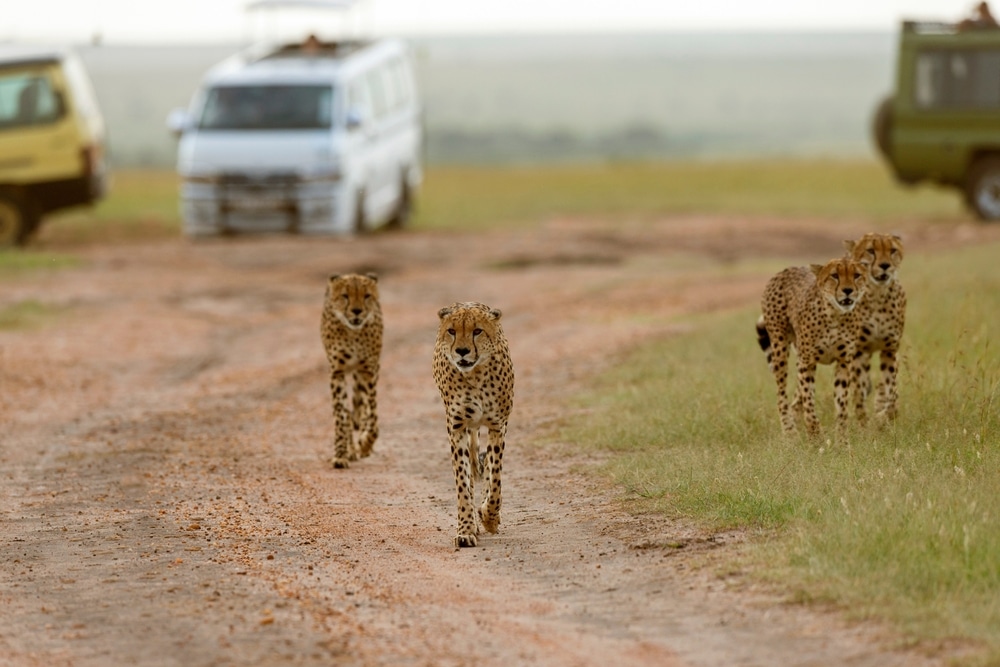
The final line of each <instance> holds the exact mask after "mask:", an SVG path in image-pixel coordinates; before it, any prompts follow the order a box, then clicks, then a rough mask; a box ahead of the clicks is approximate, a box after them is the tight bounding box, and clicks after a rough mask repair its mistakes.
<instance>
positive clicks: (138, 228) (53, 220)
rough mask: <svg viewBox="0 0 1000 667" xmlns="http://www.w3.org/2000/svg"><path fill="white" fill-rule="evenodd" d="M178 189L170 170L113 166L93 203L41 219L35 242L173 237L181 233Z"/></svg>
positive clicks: (71, 243)
mask: <svg viewBox="0 0 1000 667" xmlns="http://www.w3.org/2000/svg"><path fill="white" fill-rule="evenodd" d="M177 193H178V180H177V175H176V174H175V173H174V172H173V171H168V170H158V169H131V170H117V171H115V172H114V173H113V175H112V180H111V186H110V190H109V193H108V196H107V197H105V198H104V199H103V200H102V201H100V202H99V203H98V204H97V205H95V206H94V207H91V208H77V209H70V210H68V211H65V212H63V213H58V214H55V215H53V216H52V217H50V218H48V219H46V220H45V221H44V222H43V223H42V228H41V230H40V232H39V235H38V242H40V243H41V244H42V245H48V246H53V245H55V246H60V247H64V246H75V245H87V244H93V243H117V242H121V241H133V240H144V239H156V238H169V237H176V236H177V235H179V234H180V212H179V208H178V200H177Z"/></svg>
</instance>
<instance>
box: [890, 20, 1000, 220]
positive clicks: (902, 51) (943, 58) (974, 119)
mask: <svg viewBox="0 0 1000 667" xmlns="http://www.w3.org/2000/svg"><path fill="white" fill-rule="evenodd" d="M874 134H875V140H876V143H877V145H878V148H879V151H880V152H881V153H882V155H883V156H884V157H885V159H886V160H887V162H888V163H889V165H890V166H891V168H892V171H893V173H894V175H895V176H896V178H897V179H898V180H899V181H901V182H903V183H908V184H909V183H919V182H923V181H929V182H932V183H938V184H941V185H944V186H949V187H954V188H957V189H958V190H959V191H960V192H962V194H963V196H964V198H965V202H966V204H967V205H968V206H969V207H970V208H971V209H972V210H973V211H974V212H975V213H976V215H978V216H979V217H980V218H981V219H983V220H1000V29H997V28H995V27H993V28H978V29H961V28H960V26H959V24H954V23H929V22H918V21H904V22H903V24H902V29H901V32H900V40H899V54H898V59H897V63H896V82H895V91H894V94H893V95H891V96H890V97H889V98H887V99H885V100H884V101H883V102H882V103H881V104H880V105H879V107H878V110H877V111H876V114H875V121H874Z"/></svg>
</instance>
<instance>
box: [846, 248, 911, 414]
mask: <svg viewBox="0 0 1000 667" xmlns="http://www.w3.org/2000/svg"><path fill="white" fill-rule="evenodd" d="M844 248H845V249H846V250H847V254H848V256H849V257H852V258H853V259H854V260H855V261H856V262H858V263H860V264H861V265H862V266H864V273H865V275H866V276H867V279H868V289H867V291H866V293H865V296H864V298H863V299H861V301H860V302H859V303H858V306H857V308H856V309H855V312H856V314H857V318H858V341H857V351H856V352H855V355H856V356H857V362H856V363H857V364H858V366H859V368H858V370H857V374H858V382H857V383H856V384H855V385H854V392H855V412H856V414H857V417H858V419H859V420H860V421H862V422H863V421H865V402H866V400H867V398H868V394H869V393H871V388H872V382H871V376H870V369H871V358H872V355H874V354H875V353H876V352H878V353H879V366H880V369H881V371H882V382H881V384H879V387H878V395H877V397H876V399H875V413H876V417H877V418H879V419H880V420H884V421H892V420H893V419H895V418H896V414H897V409H896V399H897V395H896V371H897V368H898V366H897V359H896V355H897V353H898V352H899V343H900V339H901V338H902V337H903V326H904V325H905V324H906V292H905V291H904V290H903V286H902V285H900V283H899V279H898V276H897V272H898V271H899V265H900V263H901V262H902V261H903V241H902V239H900V238H899V237H898V236H894V235H889V234H874V233H871V234H865V235H864V236H862V237H861V238H860V239H858V240H857V241H850V240H848V241H844Z"/></svg>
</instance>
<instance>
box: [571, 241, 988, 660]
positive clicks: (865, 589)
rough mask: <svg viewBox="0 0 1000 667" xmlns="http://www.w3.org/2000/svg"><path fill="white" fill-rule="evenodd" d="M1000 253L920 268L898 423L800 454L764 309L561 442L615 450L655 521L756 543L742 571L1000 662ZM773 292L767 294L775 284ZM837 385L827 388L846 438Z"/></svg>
mask: <svg viewBox="0 0 1000 667" xmlns="http://www.w3.org/2000/svg"><path fill="white" fill-rule="evenodd" d="M998 251H1000V247H997V246H996V245H993V246H987V247H980V248H974V249H966V250H961V251H954V252H949V253H945V254H942V255H935V256H923V257H921V256H916V255H913V256H911V257H908V258H907V261H906V263H905V264H904V266H903V281H904V285H905V286H906V288H907V292H908V294H909V297H910V298H909V308H908V314H907V330H906V334H905V336H904V345H903V351H902V364H901V365H902V368H901V372H900V417H899V419H898V420H897V421H896V422H895V423H893V424H891V425H887V426H884V427H883V428H876V427H870V428H860V427H856V428H854V430H853V432H852V433H851V436H850V438H849V439H847V440H846V441H841V442H831V441H829V440H827V439H826V438H825V437H824V438H821V439H820V440H819V441H816V442H814V441H809V440H807V439H805V438H798V437H796V438H785V437H783V436H782V434H781V431H780V425H779V420H778V415H777V407H776V399H775V388H774V382H773V379H772V376H771V373H770V371H769V370H768V368H767V366H766V363H765V361H764V356H763V354H762V353H761V352H760V350H759V348H757V346H756V341H755V336H754V332H753V323H754V321H755V319H756V317H757V314H758V313H757V311H756V310H748V311H741V312H737V313H729V314H725V315H721V316H717V317H711V318H708V319H704V320H699V321H697V322H696V323H695V324H696V327H695V331H694V333H692V334H690V335H681V336H677V337H674V338H671V339H668V340H664V341H661V342H659V343H657V344H655V345H651V346H649V347H646V348H643V349H641V350H638V351H637V352H635V354H634V355H633V356H632V357H631V358H630V359H629V360H628V361H627V363H625V364H623V365H622V366H621V367H620V368H618V369H617V370H616V371H614V372H613V373H611V374H609V375H608V376H607V377H605V378H603V380H602V382H601V383H600V386H599V388H598V390H597V391H596V393H595V394H593V395H588V396H585V397H583V398H582V399H581V400H583V401H585V402H586V403H587V404H590V405H596V406H598V409H597V410H595V411H593V412H592V413H590V414H591V416H590V417H588V418H586V419H585V420H583V422H582V423H580V424H577V425H574V426H572V427H567V429H566V432H565V433H564V434H563V435H564V436H565V437H567V438H571V439H573V440H575V441H578V442H580V443H584V444H585V445H587V446H590V447H596V448H600V449H603V450H608V451H610V452H613V454H614V455H613V456H612V459H611V461H610V463H608V464H607V468H606V471H607V473H608V474H609V475H610V476H611V477H612V478H613V479H614V480H615V481H617V483H618V484H620V485H621V487H622V488H623V490H624V492H625V494H626V497H628V498H630V499H632V501H634V502H636V503H638V504H639V505H640V507H641V508H642V509H645V510H651V511H658V512H663V513H666V514H670V515H673V516H683V517H686V518H689V519H693V520H695V521H698V522H700V523H701V524H702V525H704V526H705V527H706V528H707V529H732V528H745V529H748V530H750V531H751V532H753V533H756V534H757V535H758V538H757V539H754V540H752V544H751V546H750V547H748V548H747V549H746V550H745V552H744V553H743V554H742V555H741V557H743V558H746V559H747V560H748V562H749V564H750V565H752V568H753V571H755V572H757V573H758V574H759V575H760V576H762V577H764V578H771V579H773V581H775V582H778V583H777V585H779V586H781V587H784V589H785V590H786V591H787V592H788V593H789V594H790V595H791V596H792V597H793V598H794V599H800V600H810V599H819V600H824V601H832V602H834V603H836V604H838V605H841V606H842V607H843V608H844V609H845V610H847V611H848V612H849V613H850V614H851V615H852V616H854V617H857V618H873V617H874V618H883V619H888V620H890V621H892V622H895V623H896V624H898V627H900V628H901V629H902V630H903V631H904V632H905V633H906V634H907V635H909V636H911V637H912V638H914V639H917V640H923V641H925V642H936V641H943V640H946V639H952V638H961V639H964V640H967V641H969V642H971V643H972V644H973V645H977V646H981V647H985V654H982V655H981V656H980V658H981V659H982V660H984V661H985V663H984V664H986V663H989V664H996V661H998V660H1000V493H997V488H998V486H997V484H998V471H1000V410H998V408H1000V354H998V351H997V345H998V344H1000V340H998V335H1000V284H998V283H1000V277H998V276H997V274H996V270H995V265H996V255H997V252H998ZM762 288H763V285H762ZM832 393H833V382H832V373H830V372H829V369H824V372H823V373H821V374H820V377H819V379H818V381H817V397H818V401H819V403H821V407H822V411H821V414H820V417H821V419H822V421H823V425H824V427H825V433H830V432H831V431H832V414H831V413H832Z"/></svg>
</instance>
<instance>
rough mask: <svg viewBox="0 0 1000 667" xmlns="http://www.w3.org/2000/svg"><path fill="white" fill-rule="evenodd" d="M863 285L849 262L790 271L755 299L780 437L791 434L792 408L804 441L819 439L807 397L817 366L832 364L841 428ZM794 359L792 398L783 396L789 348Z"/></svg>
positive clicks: (860, 275)
mask: <svg viewBox="0 0 1000 667" xmlns="http://www.w3.org/2000/svg"><path fill="white" fill-rule="evenodd" d="M866 287H867V282H866V280H865V277H864V267H862V266H861V265H860V264H858V263H857V262H855V261H853V260H852V259H850V258H840V259H834V260H831V261H829V262H827V263H826V264H823V265H820V264H813V265H812V266H811V267H809V268H807V267H802V266H800V267H791V268H788V269H785V270H783V271H781V272H780V273H778V274H777V275H776V276H774V277H773V278H771V280H770V281H769V282H768V283H767V287H765V289H764V295H763V297H762V299H761V309H762V311H763V315H762V316H761V317H760V319H759V320H757V338H758V342H759V343H760V347H761V349H762V350H764V352H765V353H767V362H768V365H769V366H770V367H771V371H772V372H773V373H774V378H775V381H776V382H777V385H778V413H779V414H780V416H781V426H782V428H783V429H784V431H785V432H786V433H794V432H795V430H796V428H795V420H794V418H793V414H792V413H793V409H792V408H793V407H794V408H796V409H800V410H801V411H802V413H803V418H804V420H805V426H806V431H807V432H808V433H809V434H810V435H817V434H818V433H819V418H818V417H817V416H816V403H815V397H814V395H813V390H814V385H815V382H816V366H817V364H836V370H835V374H834V385H833V386H834V395H835V400H836V414H837V418H836V419H837V430H838V431H843V430H844V429H845V427H846V425H847V403H848V400H849V396H848V391H849V388H850V384H851V381H852V376H851V373H852V371H853V370H854V367H853V365H852V362H853V361H854V352H855V347H856V345H855V343H856V341H855V332H856V330H857V329H856V328H857V317H856V313H855V310H856V306H857V304H858V300H859V299H860V298H861V297H862V296H863V295H864V292H865V288H866ZM793 345H794V346H795V349H796V354H797V357H798V397H797V398H796V402H795V403H796V404H795V405H794V406H793V405H789V403H788V398H787V395H786V393H785V383H786V380H787V377H788V363H789V348H790V347H791V346H793Z"/></svg>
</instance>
